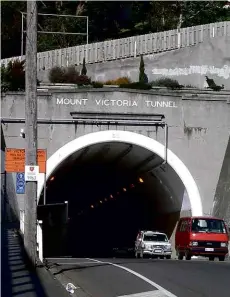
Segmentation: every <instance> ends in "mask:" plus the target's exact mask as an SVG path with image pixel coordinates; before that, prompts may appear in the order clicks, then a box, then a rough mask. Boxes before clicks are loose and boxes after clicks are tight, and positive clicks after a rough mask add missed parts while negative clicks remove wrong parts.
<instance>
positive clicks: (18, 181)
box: [16, 172, 25, 194]
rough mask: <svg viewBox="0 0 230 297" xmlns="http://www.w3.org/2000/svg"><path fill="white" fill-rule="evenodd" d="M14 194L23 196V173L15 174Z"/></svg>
mask: <svg viewBox="0 0 230 297" xmlns="http://www.w3.org/2000/svg"><path fill="white" fill-rule="evenodd" d="M16 193H17V194H25V174H24V172H17V174H16Z"/></svg>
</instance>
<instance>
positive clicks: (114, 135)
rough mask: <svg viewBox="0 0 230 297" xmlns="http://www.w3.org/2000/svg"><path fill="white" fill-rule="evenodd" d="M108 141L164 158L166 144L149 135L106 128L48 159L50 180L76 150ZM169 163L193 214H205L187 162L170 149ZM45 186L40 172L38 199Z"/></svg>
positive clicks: (77, 141)
mask: <svg viewBox="0 0 230 297" xmlns="http://www.w3.org/2000/svg"><path fill="white" fill-rule="evenodd" d="M106 142H125V143H129V144H133V145H137V146H140V147H143V148H145V149H147V150H149V151H152V152H153V153H155V154H157V155H158V156H159V157H161V158H164V146H163V145H162V144H161V143H159V142H158V141H156V140H154V139H152V138H149V137H147V136H144V135H141V134H138V133H134V132H129V131H121V130H106V131H100V132H94V133H89V134H86V135H84V136H81V137H79V138H76V139H74V140H72V141H70V142H68V143H67V144H65V145H64V146H63V147H61V148H60V149H59V150H57V151H56V152H55V153H54V154H53V155H52V156H51V157H50V158H49V159H48V161H47V175H46V179H47V180H48V179H49V177H50V176H51V174H52V173H53V172H54V170H55V169H56V168H57V167H58V166H59V165H60V164H61V163H62V162H63V161H64V160H65V159H66V158H68V157H69V156H70V155H72V154H73V153H75V152H76V151H78V150H80V149H83V148H85V147H87V146H90V145H93V144H98V143H106ZM168 164H169V165H170V166H171V167H172V168H173V169H174V170H175V172H176V173H177V174H178V176H179V177H180V179H181V181H182V182H183V184H184V186H185V188H186V190H187V193H188V197H189V200H190V204H191V211H192V215H194V216H199V215H202V214H203V210H202V201H201V197H200V194H199V190H198V187H197V185H196V182H195V180H194V178H193V177H192V175H191V173H190V172H189V170H188V168H187V167H186V166H185V164H184V163H183V162H182V161H181V160H180V159H179V158H178V157H177V156H176V155H175V154H174V153H173V152H172V151H171V150H169V149H168ZM43 186H44V175H43V174H40V175H39V179H38V192H37V193H38V200H39V198H40V195H41V192H42V189H43Z"/></svg>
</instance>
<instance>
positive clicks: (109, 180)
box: [40, 156, 178, 257]
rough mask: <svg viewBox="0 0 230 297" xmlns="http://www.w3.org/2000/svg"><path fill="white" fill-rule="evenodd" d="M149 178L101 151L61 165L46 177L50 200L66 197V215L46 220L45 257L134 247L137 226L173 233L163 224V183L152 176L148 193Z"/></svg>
mask: <svg viewBox="0 0 230 297" xmlns="http://www.w3.org/2000/svg"><path fill="white" fill-rule="evenodd" d="M134 159H135V158H134ZM133 162H134V161H133ZM132 168H133V167H132ZM146 178H147V177H146V174H145V173H142V174H140V173H139V172H138V171H135V170H131V169H130V166H127V164H126V163H125V162H123V163H122V162H120V164H119V166H118V164H116V163H114V162H107V161H105V160H103V158H102V157H101V156H100V158H98V157H96V158H88V159H87V158H86V160H84V161H83V160H81V161H79V160H78V161H77V160H75V161H73V160H72V161H71V162H68V163H67V164H63V165H62V166H61V167H59V169H58V170H57V171H56V172H55V173H54V175H53V176H52V177H51V178H50V179H49V181H48V182H47V185H46V186H47V189H46V203H47V204H48V205H49V204H56V203H63V202H64V201H68V220H67V221H66V222H63V221H62V220H61V219H60V217H58V216H57V217H56V222H55V219H53V222H54V223H53V224H50V220H49V219H50V217H47V218H46V219H45V220H44V219H43V222H44V224H43V238H44V239H43V245H44V249H43V253H44V257H60V256H72V257H110V256H112V255H113V251H114V249H115V248H118V249H125V248H134V243H135V239H136V236H137V232H138V231H139V230H145V229H146V230H158V231H165V232H166V233H168V236H170V232H172V230H170V231H168V230H166V228H165V224H162V223H161V222H160V223H159V217H161V214H160V213H159V205H160V196H161V195H163V189H161V190H159V188H160V187H162V185H160V184H159V183H158V182H157V181H154V180H153V181H152V182H153V183H154V182H155V183H156V184H155V186H154V187H153V188H155V190H154V191H153V192H152V193H149V189H148V188H146ZM42 200H43V199H42V198H41V200H40V205H42V204H43V201H42ZM51 217H52V216H51ZM54 217H55V210H54V211H53V218H54ZM177 219H178V214H176V216H175V215H174V217H173V219H170V218H169V216H168V217H167V218H166V221H167V220H171V221H173V223H172V225H175V223H176V220H177ZM167 224H168V222H166V225H167ZM171 229H172V228H171Z"/></svg>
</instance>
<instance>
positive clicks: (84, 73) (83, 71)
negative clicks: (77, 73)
mask: <svg viewBox="0 0 230 297" xmlns="http://www.w3.org/2000/svg"><path fill="white" fill-rule="evenodd" d="M86 74H87V69H86V66H85V58H84V59H83V65H82V70H81V75H86Z"/></svg>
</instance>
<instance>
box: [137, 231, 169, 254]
mask: <svg viewBox="0 0 230 297" xmlns="http://www.w3.org/2000/svg"><path fill="white" fill-rule="evenodd" d="M144 256H149V257H150V256H151V257H159V258H161V259H164V258H166V259H171V256H172V246H171V243H170V242H169V240H168V237H167V235H166V234H165V233H161V232H155V231H140V232H139V233H138V235H137V238H136V241H135V257H136V258H143V257H144Z"/></svg>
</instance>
